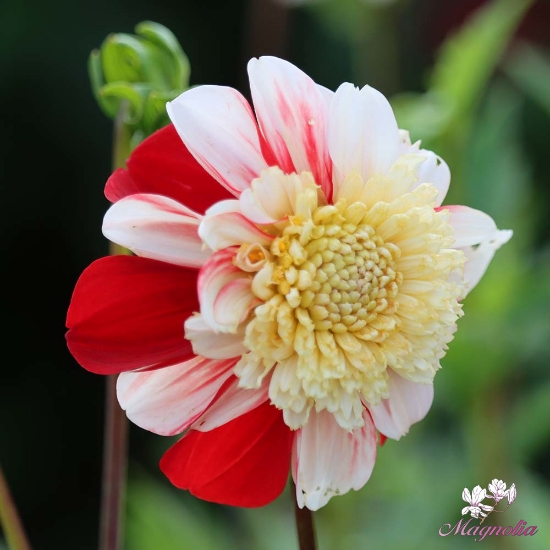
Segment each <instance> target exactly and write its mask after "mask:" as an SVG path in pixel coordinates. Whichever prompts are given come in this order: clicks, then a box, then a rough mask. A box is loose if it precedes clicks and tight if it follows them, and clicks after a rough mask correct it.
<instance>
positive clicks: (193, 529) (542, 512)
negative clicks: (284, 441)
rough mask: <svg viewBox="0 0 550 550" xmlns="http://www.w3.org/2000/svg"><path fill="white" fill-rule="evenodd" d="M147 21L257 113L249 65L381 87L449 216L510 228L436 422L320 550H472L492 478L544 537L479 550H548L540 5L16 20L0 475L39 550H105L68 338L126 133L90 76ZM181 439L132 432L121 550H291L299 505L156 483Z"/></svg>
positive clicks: (549, 46) (4, 19) (7, 46)
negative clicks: (468, 514)
mask: <svg viewBox="0 0 550 550" xmlns="http://www.w3.org/2000/svg"><path fill="white" fill-rule="evenodd" d="M143 20H152V21H157V22H159V23H162V24H164V25H166V26H168V27H169V28H170V29H171V30H172V31H173V32H174V33H175V35H176V36H177V38H178V39H179V41H180V43H181V44H182V46H183V48H184V50H185V52H186V53H187V55H188V57H189V59H190V62H191V67H192V72H191V83H192V84H202V83H209V84H210V83H211V84H223V85H229V86H233V87H236V88H238V89H240V90H241V91H242V92H243V93H244V94H245V95H247V96H248V95H249V92H248V87H247V81H246V70H245V67H246V61H247V60H248V59H249V58H250V57H253V56H258V55H262V54H274V55H278V56H282V57H285V58H286V59H288V60H290V61H291V62H293V63H295V64H296V65H298V66H299V67H301V68H302V69H303V70H305V71H306V72H307V73H308V74H310V75H311V76H312V77H313V78H314V79H315V80H316V81H317V82H319V83H321V84H324V85H325V86H327V87H329V88H332V89H335V88H336V87H337V86H338V85H339V84H340V83H341V82H343V81H351V82H354V83H356V84H358V85H363V84H366V83H369V84H371V85H373V86H375V87H377V88H378V89H380V90H381V91H382V92H384V93H385V94H386V95H387V96H388V97H390V98H391V101H392V103H393V105H394V107H395V109H396V113H397V117H398V121H399V123H400V126H401V127H403V128H407V129H409V130H410V132H411V136H412V138H413V140H417V139H422V140H423V144H424V145H425V146H426V147H427V148H431V149H433V150H435V151H436V152H438V153H439V154H441V156H443V157H444V158H445V159H446V160H447V162H448V163H449V165H450V167H451V171H452V174H453V180H452V186H451V192H450V194H449V197H448V199H447V201H446V203H447V204H449V203H461V204H467V205H470V206H472V207H475V208H479V209H482V210H484V211H486V212H488V213H489V214H490V215H491V216H493V217H494V218H495V220H496V221H497V224H498V225H499V227H501V228H512V229H513V230H514V232H515V236H514V238H513V239H512V241H511V242H510V243H509V244H507V245H506V246H505V247H504V248H503V249H501V251H499V252H498V253H497V255H496V257H495V260H494V261H493V263H492V264H491V266H490V268H489V270H488V272H487V274H486V276H485V278H484V279H483V281H482V282H481V283H480V284H479V286H478V287H477V288H476V289H475V290H474V291H473V292H472V293H471V295H470V296H468V298H467V299H466V300H465V312H466V315H465V317H464V318H463V319H462V320H461V321H460V323H459V331H458V334H457V336H456V338H455V340H454V341H453V342H452V344H451V348H450V351H449V353H448V355H447V356H446V357H445V359H444V360H443V369H442V370H441V371H440V372H439V373H438V375H437V377H436V380H435V389H436V392H435V401H434V405H433V407H432V409H431V412H430V413H429V415H428V417H427V418H426V419H425V420H424V421H423V422H422V423H420V424H418V425H416V426H414V427H413V428H412V429H411V431H410V433H409V435H408V436H407V437H405V438H404V439H402V440H401V441H399V442H394V441H388V442H387V444H386V445H385V446H384V447H383V448H381V449H380V450H379V455H378V461H377V464H376V467H375V470H374V473H373V475H372V478H371V480H370V482H369V483H368V484H367V485H366V486H365V487H364V488H363V489H362V490H361V491H360V492H358V493H353V492H352V493H350V494H348V495H346V496H343V497H337V498H334V499H333V500H332V501H331V502H330V503H329V504H328V505H327V506H326V507H325V508H323V509H322V510H321V511H319V512H318V513H317V514H316V520H317V528H318V534H319V539H320V548H321V549H323V550H329V549H338V550H346V549H356V548H369V549H374V550H377V549H403V550H407V549H420V548H421V549H432V548H434V549H438V548H449V549H454V548H457V549H459V548H470V546H471V545H472V544H473V543H474V541H473V540H472V537H461V536H448V537H446V538H441V537H440V536H439V535H438V529H439V528H440V526H441V525H443V524H445V523H451V524H453V525H454V524H455V523H456V522H457V521H458V520H459V519H460V510H461V508H462V507H463V506H464V505H465V503H464V502H463V501H462V499H461V493H462V490H463V488H464V487H468V488H470V489H472V487H474V486H475V485H478V484H480V485H482V486H486V485H487V484H488V483H489V482H490V481H491V480H492V479H493V478H498V479H503V480H505V481H506V482H508V484H510V483H512V482H514V483H515V484H516V486H517V491H518V497H517V500H516V501H515V502H514V504H513V506H512V507H511V508H510V510H508V511H507V512H506V514H505V515H499V516H496V514H495V515H493V516H492V518H491V519H493V518H494V521H489V522H488V523H489V524H494V523H495V522H496V523H500V524H504V525H508V524H510V525H516V523H517V522H518V521H519V520H520V519H523V520H525V521H526V522H527V523H528V524H529V525H537V526H538V533H537V534H536V535H535V536H534V537H505V538H503V537H498V538H497V537H488V538H487V539H485V540H484V542H483V544H484V545H485V547H486V548H498V549H510V550H511V549H513V548H518V549H520V548H532V549H541V550H543V549H548V548H550V247H549V245H550V185H549V184H550V160H549V153H548V151H549V138H548V127H549V125H550V2H549V1H547V0H538V1H527V0H493V1H490V2H484V1H482V0H445V1H444V2H443V1H441V0H396V1H392V0H324V1H323V0H318V1H315V2H296V1H295V2H287V3H275V2H274V1H271V0H248V1H247V0H224V1H220V0H205V1H199V0H177V1H176V0H155V2H151V1H150V0H149V1H148V0H132V1H129V0H95V1H94V2H74V1H72V0H56V1H48V2H42V1H40V0H22V1H20V2H14V1H9V0H6V1H5V2H3V3H2V5H1V7H0V21H1V28H2V31H1V32H0V140H1V141H2V145H1V147H0V174H1V177H0V181H1V185H2V204H3V207H2V216H1V220H2V224H3V229H2V255H1V256H2V262H3V267H2V272H3V274H4V277H3V280H4V281H5V282H4V284H3V288H4V290H3V292H2V304H3V305H2V311H3V315H2V320H3V323H2V325H3V327H4V328H3V329H2V334H3V350H4V352H3V357H4V359H3V360H2V371H1V372H2V374H1V383H0V462H1V464H2V467H3V469H4V472H5V474H6V476H7V479H8V481H9V483H10V486H11V488H12V492H13V495H14V497H15V500H16V501H17V504H18V507H19V509H20V513H21V516H22V519H23V521H24V524H25V526H26V528H27V531H28V534H29V537H30V539H31V542H32V544H33V547H34V548H35V549H38V550H49V549H71V550H73V549H74V550H87V549H93V548H96V547H97V541H98V534H97V533H98V519H99V511H98V509H99V499H100V476H101V458H102V438H103V435H102V430H103V405H104V387H105V381H104V379H102V378H101V377H99V376H96V375H92V374H90V373H87V372H85V371H84V370H83V369H81V368H80V367H79V366H78V365H77V364H76V362H75V361H74V360H73V358H72V357H71V356H70V354H69V353H68V351H67V349H66V346H65V341H64V331H65V329H64V321H65V313H66V309H67V306H68V303H69V300H70V296H71V292H72V288H73V286H74V284H75V282H76V280H77V277H78V275H79V274H80V272H81V271H82V270H83V269H84V268H85V267H86V266H87V265H88V264H89V263H90V262H91V261H93V260H94V259H96V258H98V257H100V256H102V255H105V254H106V252H107V242H106V240H105V239H104V238H103V237H102V234H101V222H102V217H103V214H104V212H105V210H106V208H107V206H108V203H107V201H106V199H105V198H104V197H103V192H102V191H103V185H104V182H105V181H106V179H107V177H108V175H109V173H110V165H111V150H110V147H111V131H112V123H111V122H110V121H109V120H108V119H107V118H106V117H105V116H104V115H103V114H102V113H101V112H100V110H99V108H98V106H97V104H96V103H95V100H94V98H93V96H92V93H91V90H90V85H89V79H88V75H87V68H86V65H87V58H88V54H89V52H90V51H91V49H92V48H95V47H97V46H99V45H100V44H101V42H102V41H103V39H104V38H105V37H106V36H107V35H108V34H109V33H111V32H129V33H131V32H133V29H134V26H135V25H136V24H137V23H139V22H140V21H143ZM6 327H7V329H6ZM172 442H173V440H171V439H164V438H161V437H159V436H155V435H153V434H149V433H147V432H145V431H142V430H140V429H138V428H136V427H134V426H132V427H131V430H130V463H129V493H128V502H127V507H128V516H127V521H126V548H127V549H128V550H186V549H193V550H195V549H196V550H202V549H258V550H285V549H296V548H297V542H296V538H295V533H294V530H293V516H292V506H291V496H290V494H289V490H288V488H287V490H286V491H285V493H283V495H282V496H281V497H280V498H279V499H278V500H277V501H275V502H273V503H272V504H270V505H269V506H266V507H264V508H261V509H257V510H242V509H232V508H229V507H224V506H218V505H213V504H208V503H204V502H200V501H198V500H196V499H194V498H193V497H191V496H190V495H188V494H186V493H184V492H181V491H178V490H176V489H175V488H173V487H172V486H171V485H170V484H169V483H168V482H167V480H166V479H164V478H163V476H162V475H161V474H160V472H159V470H158V466H157V465H158V460H159V458H160V457H161V455H162V453H163V451H164V449H166V448H167V447H168V446H169V445H170V444H171V443H172ZM268 475H269V472H266V476H268ZM495 516H496V517H495ZM0 548H2V549H4V548H7V546H6V544H5V543H4V542H3V539H2V537H1V534H0Z"/></svg>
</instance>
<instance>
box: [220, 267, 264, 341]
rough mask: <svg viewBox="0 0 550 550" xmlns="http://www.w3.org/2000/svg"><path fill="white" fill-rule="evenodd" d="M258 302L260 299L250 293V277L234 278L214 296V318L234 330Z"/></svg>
mask: <svg viewBox="0 0 550 550" xmlns="http://www.w3.org/2000/svg"><path fill="white" fill-rule="evenodd" d="M259 303H260V301H259V300H258V299H257V298H256V296H254V294H252V279H251V278H249V277H246V278H242V279H235V280H234V281H231V282H230V283H228V284H226V285H225V286H224V287H223V288H222V289H221V290H220V292H219V293H218V295H217V296H216V300H215V301H214V306H213V307H214V318H215V319H216V322H217V323H219V324H220V325H224V326H226V327H228V328H229V329H230V330H231V332H234V331H236V330H237V326H238V325H240V324H241V323H242V322H243V321H244V320H245V319H246V318H247V317H248V314H249V312H250V310H251V309H252V308H253V307H254V306H255V305H258V304H259Z"/></svg>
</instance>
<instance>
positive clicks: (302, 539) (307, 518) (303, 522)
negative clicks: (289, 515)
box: [292, 483, 317, 550]
mask: <svg viewBox="0 0 550 550" xmlns="http://www.w3.org/2000/svg"><path fill="white" fill-rule="evenodd" d="M292 486H293V488H294V491H292V499H293V500H294V517H295V519H296V530H297V531H298V545H299V548H300V550H316V548H317V542H316V539H315V527H314V525H313V514H312V513H311V510H309V509H308V508H306V507H305V506H304V507H303V508H300V507H299V506H298V502H297V501H296V487H295V485H294V483H292Z"/></svg>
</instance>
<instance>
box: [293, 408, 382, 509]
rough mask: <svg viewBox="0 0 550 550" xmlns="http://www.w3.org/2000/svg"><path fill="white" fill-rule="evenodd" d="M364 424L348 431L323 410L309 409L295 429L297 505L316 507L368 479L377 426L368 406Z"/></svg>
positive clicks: (294, 464)
mask: <svg viewBox="0 0 550 550" xmlns="http://www.w3.org/2000/svg"><path fill="white" fill-rule="evenodd" d="M363 419H364V421H365V425H364V426H363V428H357V429H355V430H353V431H352V432H351V433H350V432H348V431H346V430H344V429H343V428H341V427H340V426H339V425H338V423H337V422H336V420H335V419H334V416H333V415H332V414H331V413H329V412H328V411H326V410H323V411H321V412H316V411H315V410H312V411H311V413H310V416H309V420H308V422H307V424H306V425H305V426H304V427H303V428H301V429H299V430H297V432H296V439H295V444H294V449H293V458H292V460H293V462H292V477H293V478H294V482H295V483H296V498H297V500H298V505H299V506H300V508H303V507H304V506H306V507H307V508H309V509H310V510H318V509H319V508H321V507H322V506H324V505H325V504H326V503H327V502H328V501H329V500H330V499H331V498H332V497H333V496H335V495H343V494H345V493H347V492H348V491H350V490H351V489H354V490H356V491H357V490H358V489H360V488H361V487H363V485H365V483H366V482H367V481H368V480H369V478H370V475H371V473H372V469H373V468H374V463H375V460H376V430H375V428H374V424H373V423H372V420H371V417H370V415H369V413H368V411H367V410H365V411H364V413H363Z"/></svg>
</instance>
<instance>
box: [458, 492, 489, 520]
mask: <svg viewBox="0 0 550 550" xmlns="http://www.w3.org/2000/svg"><path fill="white" fill-rule="evenodd" d="M486 496H487V490H486V489H482V488H481V486H479V485H476V486H475V487H474V488H473V489H472V494H470V491H468V489H467V488H466V487H464V491H462V500H463V501H464V502H467V503H468V504H469V505H470V506H465V507H464V508H462V515H463V516H464V515H466V514H467V513H468V512H470V515H471V516H472V517H473V518H478V517H479V516H482V517H485V516H486V515H487V514H485V513H483V510H485V512H489V511H491V510H492V509H493V506H488V505H487V504H481V501H482V500H484V499H485V498H486Z"/></svg>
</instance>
